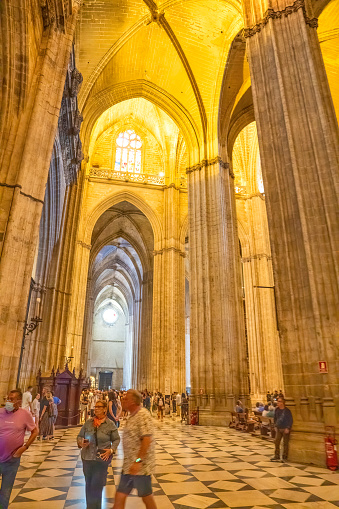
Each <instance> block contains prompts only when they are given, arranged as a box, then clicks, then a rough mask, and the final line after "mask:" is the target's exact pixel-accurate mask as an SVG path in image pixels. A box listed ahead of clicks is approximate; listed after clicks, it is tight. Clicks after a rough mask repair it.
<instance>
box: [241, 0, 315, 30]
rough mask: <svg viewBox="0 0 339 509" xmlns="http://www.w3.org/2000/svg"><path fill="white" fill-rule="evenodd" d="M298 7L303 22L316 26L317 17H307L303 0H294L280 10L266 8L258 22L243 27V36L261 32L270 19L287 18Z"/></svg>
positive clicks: (312, 26)
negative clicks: (300, 10)
mask: <svg viewBox="0 0 339 509" xmlns="http://www.w3.org/2000/svg"><path fill="white" fill-rule="evenodd" d="M299 9H302V11H303V15H304V19H305V23H306V24H307V25H309V26H310V27H311V28H318V19H317V18H309V17H308V16H307V14H306V9H305V0H295V2H294V3H293V4H292V5H288V6H287V7H286V8H285V9H283V10H282V11H275V10H274V9H267V11H266V12H265V16H264V17H263V19H262V20H261V21H259V23H257V24H256V25H254V26H252V27H249V28H244V32H243V33H244V37H246V38H247V37H252V36H253V35H255V34H257V33H259V32H261V30H262V29H263V28H264V26H265V25H267V23H268V21H269V20H270V19H281V18H282V17H285V18H287V16H289V15H290V14H293V13H294V12H297V11H298V10H299Z"/></svg>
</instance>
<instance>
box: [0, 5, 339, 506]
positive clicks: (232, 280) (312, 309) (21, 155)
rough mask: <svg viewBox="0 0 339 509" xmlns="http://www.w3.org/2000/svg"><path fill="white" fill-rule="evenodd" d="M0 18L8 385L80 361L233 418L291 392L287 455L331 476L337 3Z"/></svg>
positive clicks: (1, 385)
mask: <svg viewBox="0 0 339 509" xmlns="http://www.w3.org/2000/svg"><path fill="white" fill-rule="evenodd" d="M0 20H1V21H0V37H1V38H0V75H1V87H0V93H1V96H0V103H1V108H0V160H1V166H0V338H1V339H0V397H1V398H2V397H3V396H5V395H6V394H7V391H8V390H9V389H13V388H15V387H22V388H24V389H25V388H26V387H27V386H28V385H35V383H36V377H37V374H38V372H39V373H40V374H44V373H50V372H51V370H57V369H59V370H63V369H64V367H65V364H66V363H67V366H68V368H69V369H70V371H71V372H72V371H74V373H75V374H76V376H78V374H79V373H80V372H81V373H82V374H83V376H85V377H87V378H89V377H90V379H91V380H92V383H93V384H94V385H95V386H96V387H100V386H101V387H104V386H105V384H106V385H107V384H108V385H109V386H111V387H114V388H117V389H121V388H122V389H128V388H131V387H133V388H137V389H139V390H142V389H145V388H147V389H149V390H152V391H154V390H160V391H162V392H164V393H165V394H167V393H169V394H170V393H172V392H173V391H177V392H180V393H181V392H183V391H186V390H187V391H188V392H189V401H190V405H191V406H192V407H194V406H197V405H198V406H199V408H200V423H201V424H202V425H212V424H213V425H215V426H220V427H221V426H227V425H228V419H229V417H228V416H229V412H230V411H232V410H233V408H234V406H235V403H236V401H237V400H238V399H240V400H242V401H243V402H245V403H246V404H248V405H252V404H253V403H255V402H256V401H259V400H260V399H262V398H264V397H265V394H266V392H267V391H268V390H269V391H272V390H275V389H278V390H280V389H281V390H283V392H284V394H285V396H286V401H287V405H288V407H289V408H290V409H291V410H292V413H293V417H294V427H293V436H292V438H291V444H292V445H291V459H294V460H296V461H299V462H302V463H303V462H305V463H307V462H311V461H312V462H313V463H315V464H316V465H320V466H324V465H325V452H324V436H325V432H326V428H327V427H328V426H333V427H334V428H335V429H336V431H337V433H339V336H338V332H339V326H338V325H339V324H338V322H339V305H338V304H339V298H338V297H339V287H338V275H339V267H338V241H339V224H338V210H339V208H338V167H339V144H338V140H339V137H338V115H339V45H338V42H339V0H295V1H293V0H242V1H241V0H164V1H162V0H31V1H29V2H28V1H27V0H3V1H2V2H1V8H0ZM29 328H31V330H30V329H29ZM36 507H37V506H36ZM164 507H165V506H164ZM166 507H167V506H166ZM180 507H181V506H180ZM194 507H198V506H194ZM199 507H207V505H205V506H203V505H200V506H199ZM215 507H217V506H215ZM218 507H219V506H218ZM272 507H273V506H272ZM324 507H325V506H324Z"/></svg>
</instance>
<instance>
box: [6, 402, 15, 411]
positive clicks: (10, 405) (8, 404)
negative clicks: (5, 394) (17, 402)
mask: <svg viewBox="0 0 339 509" xmlns="http://www.w3.org/2000/svg"><path fill="white" fill-rule="evenodd" d="M5 408H6V410H7V412H13V410H14V403H12V402H11V401H6V404H5Z"/></svg>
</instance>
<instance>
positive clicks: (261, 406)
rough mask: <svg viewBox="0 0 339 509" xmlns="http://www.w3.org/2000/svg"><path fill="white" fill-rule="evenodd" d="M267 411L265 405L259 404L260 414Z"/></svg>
mask: <svg viewBox="0 0 339 509" xmlns="http://www.w3.org/2000/svg"><path fill="white" fill-rule="evenodd" d="M264 410H265V406H264V404H263V403H259V406H258V412H263V411H264Z"/></svg>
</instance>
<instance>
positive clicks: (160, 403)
mask: <svg viewBox="0 0 339 509" xmlns="http://www.w3.org/2000/svg"><path fill="white" fill-rule="evenodd" d="M158 406H164V401H163V399H162V398H159V401H158Z"/></svg>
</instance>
